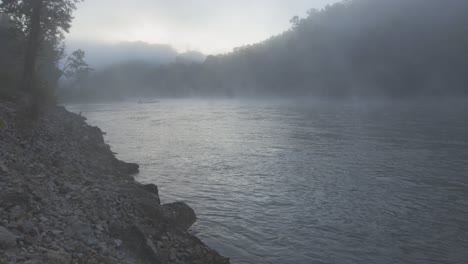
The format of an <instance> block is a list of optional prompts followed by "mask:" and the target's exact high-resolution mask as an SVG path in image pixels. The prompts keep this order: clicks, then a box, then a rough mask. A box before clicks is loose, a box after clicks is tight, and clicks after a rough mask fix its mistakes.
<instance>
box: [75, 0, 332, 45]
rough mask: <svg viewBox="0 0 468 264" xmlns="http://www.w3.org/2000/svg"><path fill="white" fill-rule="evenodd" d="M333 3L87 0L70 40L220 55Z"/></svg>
mask: <svg viewBox="0 0 468 264" xmlns="http://www.w3.org/2000/svg"><path fill="white" fill-rule="evenodd" d="M334 2H338V0H85V2H84V3H82V4H80V5H79V8H78V10H77V11H76V13H75V20H74V22H73V27H72V29H71V32H70V34H69V35H68V39H69V40H70V41H87V42H102V43H117V42H122V41H144V42H148V43H158V44H169V45H172V46H173V47H175V48H176V49H177V50H179V51H181V52H183V51H186V50H198V51H201V52H204V53H206V54H218V53H224V52H229V51H231V50H232V48H234V47H238V46H241V45H245V44H252V43H256V42H259V41H261V40H264V39H266V38H268V37H270V36H272V35H276V34H278V33H281V32H282V31H284V30H286V29H288V28H289V19H290V18H291V17H293V16H294V15H299V16H304V15H305V13H306V11H307V10H308V9H310V8H322V7H324V6H325V5H327V4H330V3H334Z"/></svg>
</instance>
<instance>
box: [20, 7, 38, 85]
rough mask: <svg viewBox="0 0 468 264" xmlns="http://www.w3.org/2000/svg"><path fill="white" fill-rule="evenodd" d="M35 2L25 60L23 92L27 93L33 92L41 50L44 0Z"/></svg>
mask: <svg viewBox="0 0 468 264" xmlns="http://www.w3.org/2000/svg"><path fill="white" fill-rule="evenodd" d="M33 1H34V3H33V10H32V17H31V31H30V32H29V37H28V44H27V48H26V54H25V58H24V72H23V80H22V85H21V90H23V91H24V92H27V93H31V92H33V87H34V77H35V70H36V58H37V53H38V50H39V45H40V36H41V11H42V1H43V0H33Z"/></svg>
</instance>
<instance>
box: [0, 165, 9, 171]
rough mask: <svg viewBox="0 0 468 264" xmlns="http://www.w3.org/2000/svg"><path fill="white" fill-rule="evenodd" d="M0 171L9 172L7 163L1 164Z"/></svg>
mask: <svg viewBox="0 0 468 264" xmlns="http://www.w3.org/2000/svg"><path fill="white" fill-rule="evenodd" d="M0 172H3V173H8V168H7V167H6V166H5V165H3V164H0Z"/></svg>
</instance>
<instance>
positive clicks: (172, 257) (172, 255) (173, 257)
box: [169, 248, 177, 261]
mask: <svg viewBox="0 0 468 264" xmlns="http://www.w3.org/2000/svg"><path fill="white" fill-rule="evenodd" d="M176 258H177V250H176V249H175V248H171V250H170V251H169V259H170V260H172V261H174V260H176Z"/></svg>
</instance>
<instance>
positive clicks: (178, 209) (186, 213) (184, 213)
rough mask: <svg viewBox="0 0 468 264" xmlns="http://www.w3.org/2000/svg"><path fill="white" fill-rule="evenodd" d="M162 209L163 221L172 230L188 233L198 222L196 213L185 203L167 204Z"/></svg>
mask: <svg viewBox="0 0 468 264" xmlns="http://www.w3.org/2000/svg"><path fill="white" fill-rule="evenodd" d="M162 208H163V220H164V222H165V223H166V224H167V225H168V226H170V227H172V228H176V229H181V230H184V231H187V230H188V229H189V228H190V227H191V226H192V225H193V224H194V223H195V222H196V221H197V216H196V215H195V211H193V209H192V208H190V207H189V206H188V205H187V204H185V203H182V202H176V203H170V204H165V205H163V206H162Z"/></svg>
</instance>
